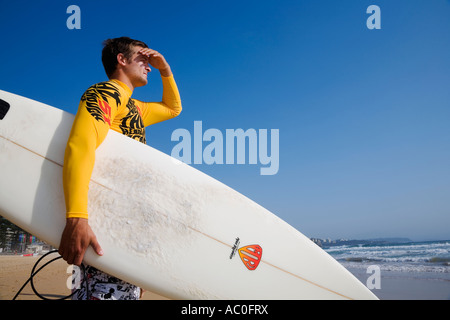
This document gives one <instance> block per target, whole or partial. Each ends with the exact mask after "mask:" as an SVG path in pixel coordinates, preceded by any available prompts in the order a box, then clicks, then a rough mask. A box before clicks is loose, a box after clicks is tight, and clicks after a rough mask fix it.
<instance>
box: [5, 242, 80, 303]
mask: <svg viewBox="0 0 450 320" xmlns="http://www.w3.org/2000/svg"><path fill="white" fill-rule="evenodd" d="M57 252H58V250H52V251H49V252H47V253H46V254H44V255H43V256H42V257H40V258H39V260H38V261H37V262H36V263H35V264H34V266H33V269H32V270H31V275H30V277H29V278H28V280H27V281H26V282H25V283H24V284H23V286H22V287H21V288H20V289H19V291H18V292H17V293H16V295H15V296H14V298H13V300H16V298H17V296H18V295H19V294H20V293H21V292H22V290H23V289H24V288H25V286H26V285H27V284H28V282H30V283H31V288H32V289H33V292H34V293H35V294H36V295H37V296H38V297H39V298H41V299H42V300H65V299H68V298H70V297H72V296H73V295H74V294H75V293H76V292H77V291H78V290H80V289H77V290H73V292H72V293H71V294H69V295H68V296H65V297H62V298H57V299H49V298H47V297H44V296H43V295H41V294H39V292H38V291H37V290H36V288H35V287H34V283H33V278H34V276H35V275H36V274H37V273H38V272H39V271H41V270H42V269H44V268H45V267H46V266H47V265H49V264H50V263H52V262H53V261H56V260H58V259H61V258H62V257H61V256H59V257H56V258H53V259H52V260H50V261H48V262H46V263H45V264H44V265H43V266H42V267H40V268H39V269H38V270H37V271H35V269H36V267H37V266H38V265H39V262H41V260H42V259H44V258H45V257H46V256H48V255H49V254H52V253H57ZM81 268H82V270H83V282H84V284H85V285H86V292H88V290H87V289H88V288H87V281H86V280H87V277H86V269H85V268H84V265H83V264H82V265H81Z"/></svg>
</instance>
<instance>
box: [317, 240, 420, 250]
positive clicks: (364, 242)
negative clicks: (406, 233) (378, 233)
mask: <svg viewBox="0 0 450 320" xmlns="http://www.w3.org/2000/svg"><path fill="white" fill-rule="evenodd" d="M310 239H311V241H312V242H314V243H315V244H317V245H318V246H319V247H321V248H329V247H335V246H345V245H346V246H356V245H363V246H364V245H383V244H389V243H412V242H414V241H413V240H411V239H409V238H376V239H366V240H356V239H352V240H349V239H336V240H331V239H320V238H310Z"/></svg>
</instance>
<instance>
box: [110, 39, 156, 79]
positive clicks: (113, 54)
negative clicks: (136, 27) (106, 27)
mask: <svg viewBox="0 0 450 320" xmlns="http://www.w3.org/2000/svg"><path fill="white" fill-rule="evenodd" d="M133 46H140V47H143V48H148V46H147V45H146V44H145V43H144V42H142V41H139V40H133V39H130V38H128V37H120V38H114V39H107V40H105V41H103V50H102V62H103V67H104V68H105V72H106V75H107V76H108V78H110V77H111V76H112V74H113V73H114V71H116V67H117V55H118V54H119V53H122V54H123V55H124V56H125V58H126V59H127V60H129V59H131V55H132V53H133V50H132V49H133Z"/></svg>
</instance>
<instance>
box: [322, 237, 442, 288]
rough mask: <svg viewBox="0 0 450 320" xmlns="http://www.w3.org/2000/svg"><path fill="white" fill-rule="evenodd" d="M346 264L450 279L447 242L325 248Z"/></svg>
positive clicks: (352, 266) (346, 265)
mask: <svg viewBox="0 0 450 320" xmlns="http://www.w3.org/2000/svg"><path fill="white" fill-rule="evenodd" d="M325 250H326V251H327V252H328V253H329V254H330V255H331V256H333V257H334V258H335V259H336V260H338V261H339V262H340V263H341V264H342V265H344V266H345V267H348V268H357V269H365V268H367V266H369V265H373V264H376V265H378V266H380V269H381V270H384V271H398V272H407V273H414V272H429V273H441V274H448V280H449V281H450V242H448V241H435V242H418V243H407V244H386V245H364V246H362V245H359V246H348V245H345V246H336V247H331V248H328V249H325Z"/></svg>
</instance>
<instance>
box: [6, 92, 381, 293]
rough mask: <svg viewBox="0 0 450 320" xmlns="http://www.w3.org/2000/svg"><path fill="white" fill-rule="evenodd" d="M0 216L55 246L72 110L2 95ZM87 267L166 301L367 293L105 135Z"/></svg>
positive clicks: (166, 159)
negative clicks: (94, 245) (93, 244)
mask: <svg viewBox="0 0 450 320" xmlns="http://www.w3.org/2000/svg"><path fill="white" fill-rule="evenodd" d="M0 99H1V100H2V101H0V118H1V120H0V214H1V215H2V216H4V217H5V218H7V219H8V220H10V221H11V222H13V223H15V224H16V225H18V226H19V227H21V228H23V229H25V230H27V231H28V232H29V233H31V234H33V235H35V236H37V237H38V238H40V239H42V240H44V241H46V242H48V243H49V244H51V245H53V246H55V247H58V245H59V241H60V237H61V233H62V231H63V229H64V226H65V205H64V195H63V188H62V164H63V160H64V150H65V146H66V142H67V139H68V135H69V132H70V128H71V126H72V122H73V119H74V116H73V115H71V114H69V113H66V112H64V111H62V110H59V109H56V108H53V107H50V106H48V105H45V104H42V103H39V102H36V101H33V100H30V99H27V98H23V97H20V96H17V95H14V94H11V93H7V92H4V91H0ZM89 216H90V218H89V223H90V225H91V227H92V229H93V231H94V233H95V234H96V235H97V239H98V241H99V243H100V245H101V246H102V248H103V250H104V255H103V256H101V257H100V256H97V255H96V254H95V253H94V252H93V250H92V249H91V248H90V249H88V251H87V253H86V256H85V262H86V263H88V264H91V265H93V266H95V267H97V268H99V269H101V270H103V271H105V272H107V273H110V274H112V275H114V276H116V277H119V278H121V279H123V280H126V281H128V282H131V283H134V284H136V285H138V286H141V287H143V288H144V289H147V290H150V291H153V292H155V293H158V294H160V295H162V296H165V297H168V298H174V299H376V297H375V296H374V294H373V293H372V292H371V291H370V290H368V289H367V288H366V287H365V286H364V285H363V284H362V283H361V282H359V281H358V280H357V279H356V278H355V277H354V276H353V275H352V274H351V273H350V272H348V271H347V270H346V269H345V268H344V267H343V266H342V265H340V264H339V263H338V262H337V261H336V260H334V259H333V258H332V257H331V256H329V255H328V254H327V253H326V252H324V251H323V250H322V249H320V248H319V247H318V246H317V245H316V244H314V243H313V242H312V241H311V240H309V239H308V238H307V237H305V236H304V235H302V234H301V233H300V232H299V231H297V230H296V229H294V228H293V227H291V226H289V225H288V224H287V223H286V222H284V221H282V220H281V219H280V218H278V217H276V216H275V215H274V214H272V213H270V212H269V211H268V210H266V209H264V208H262V207H261V206H260V205H258V204H256V203H254V202H253V201H251V200H249V199H248V198H246V197H244V196H243V195H241V194H240V193H238V192H236V191H235V190H233V189H231V188H229V187H227V186H225V185H224V184H222V183H220V182H219V181H217V180H215V179H213V178H211V177H209V176H207V175H206V174H204V173H202V172H200V171H198V170H196V169H194V168H192V167H190V166H188V165H186V164H183V163H181V162H179V161H177V160H175V159H173V158H171V157H170V156H168V155H166V154H164V153H162V152H160V151H157V150H155V149H153V148H151V147H149V146H147V145H144V144H142V143H139V142H137V141H134V140H132V139H130V138H128V137H125V136H123V135H121V134H119V133H116V132H114V131H112V130H110V132H109V133H108V136H107V138H106V140H105V141H104V142H103V144H102V145H101V146H100V147H99V148H98V149H97V152H96V164H95V167H94V172H93V174H92V179H91V183H90V190H89Z"/></svg>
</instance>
